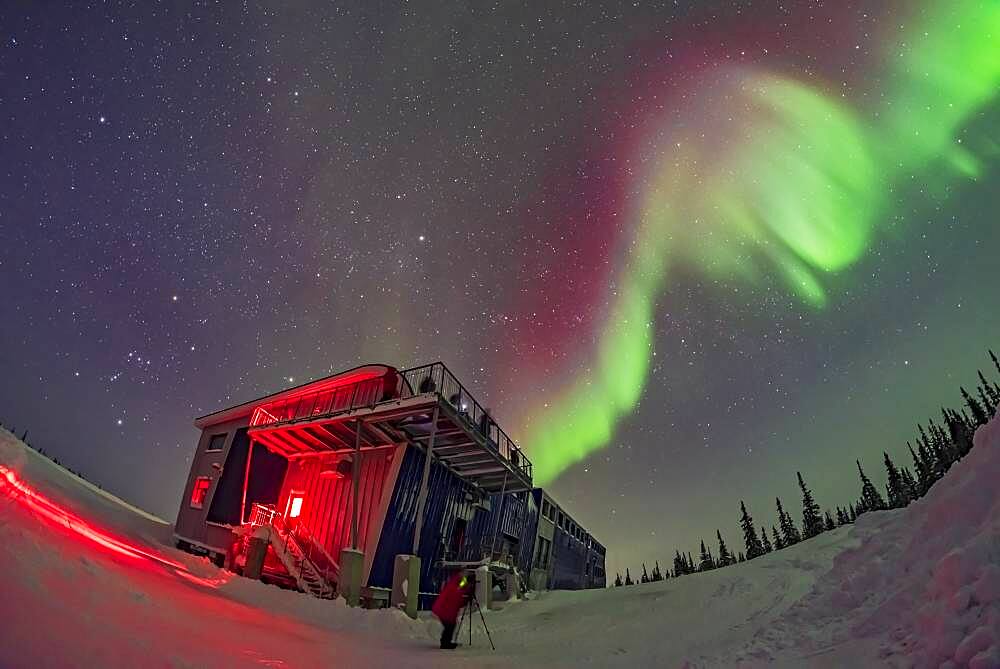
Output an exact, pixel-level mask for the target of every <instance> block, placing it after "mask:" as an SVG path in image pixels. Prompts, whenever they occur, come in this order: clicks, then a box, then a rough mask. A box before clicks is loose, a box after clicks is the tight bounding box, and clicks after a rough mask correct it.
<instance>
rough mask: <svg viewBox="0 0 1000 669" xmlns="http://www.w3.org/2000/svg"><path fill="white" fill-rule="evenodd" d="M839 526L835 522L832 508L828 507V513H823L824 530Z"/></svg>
mask: <svg viewBox="0 0 1000 669" xmlns="http://www.w3.org/2000/svg"><path fill="white" fill-rule="evenodd" d="M835 527H837V526H836V525H835V524H834V522H833V516H831V515H830V510H829V509H827V510H826V513H825V514H824V515H823V530H824V531H829V530H832V529H834V528H835Z"/></svg>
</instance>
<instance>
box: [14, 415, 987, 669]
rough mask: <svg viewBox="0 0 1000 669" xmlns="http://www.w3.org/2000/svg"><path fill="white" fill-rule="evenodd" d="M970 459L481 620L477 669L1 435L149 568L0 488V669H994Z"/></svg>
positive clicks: (979, 462)
mask: <svg viewBox="0 0 1000 669" xmlns="http://www.w3.org/2000/svg"><path fill="white" fill-rule="evenodd" d="M975 444H976V445H975V447H974V448H973V449H972V451H971V453H970V454H969V455H968V456H966V458H965V459H964V460H963V461H962V462H959V463H958V464H956V465H955V466H954V467H952V470H951V471H950V472H949V473H948V474H947V476H945V477H944V478H943V479H942V480H941V481H939V482H938V483H937V484H936V485H935V486H934V487H933V489H932V490H931V491H930V493H929V494H928V495H927V496H926V497H925V498H924V499H922V500H919V501H917V502H915V503H913V504H911V505H910V506H909V507H908V508H906V509H901V510H898V511H885V512H876V513H869V514H865V515H863V516H862V517H861V518H860V519H859V521H858V523H857V524H856V525H853V526H845V527H842V528H838V529H837V530H835V531H832V532H826V533H824V534H821V535H820V536H818V537H815V538H813V539H811V540H809V541H805V542H802V543H800V544H798V545H796V546H793V547H791V548H788V549H785V550H782V551H778V552H774V553H771V554H769V555H765V556H763V557H761V558H758V559H755V560H752V561H750V562H746V563H743V564H739V565H735V566H732V567H727V568H725V569H719V570H716V571H712V572H708V573H704V574H695V575H692V576H686V577H684V578H678V579H669V580H667V581H662V582H658V583H649V584H644V585H636V586H632V587H627V588H613V589H609V590H601V591H594V590H591V591H583V592H549V593H538V594H537V595H536V596H533V597H532V598H530V599H528V600H526V601H522V602H519V603H517V604H516V605H511V606H508V607H506V608H504V609H503V610H499V611H488V612H486V614H485V617H486V621H487V623H488V625H489V627H490V631H491V632H492V635H493V639H494V641H495V642H496V646H497V652H495V653H494V652H492V651H491V650H490V648H489V645H488V644H487V643H486V639H485V637H484V635H483V631H482V625H481V622H480V621H479V620H478V617H477V618H476V621H475V628H474V629H475V636H474V642H473V646H472V647H471V648H468V647H464V648H461V649H459V650H458V651H455V652H442V651H439V650H437V649H436V636H437V634H438V633H439V630H440V628H439V627H438V625H437V623H436V622H435V621H433V620H432V619H430V618H428V617H421V618H420V619H419V620H416V621H413V620H410V619H409V618H406V617H405V616H404V615H403V614H402V613H400V612H398V611H360V610H357V609H349V608H348V607H346V606H345V605H344V604H343V602H341V601H335V602H331V601H328V600H319V599H313V598H311V597H309V596H307V595H302V594H300V593H295V592H290V591H286V590H281V589H279V588H276V587H273V586H268V585H264V584H262V583H259V582H256V581H250V580H248V579H244V578H240V577H237V576H234V575H233V574H230V573H228V572H225V571H221V570H219V569H216V568H215V567H214V566H213V565H211V564H210V563H209V562H208V561H207V560H204V559H201V558H195V557H193V556H190V555H187V554H184V553H181V552H179V551H176V550H174V549H173V548H172V547H170V546H169V545H168V542H169V530H170V527H169V525H166V524H165V523H163V521H160V520H159V519H156V518H155V517H150V516H149V515H148V514H142V513H140V512H138V511H137V510H135V509H134V508H131V507H129V506H128V505H127V504H125V503H124V502H122V501H121V500H117V499H116V498H114V497H113V496H111V495H108V494H107V493H103V492H102V491H97V490H95V489H93V487H92V486H89V485H86V484H85V483H84V482H82V481H80V480H79V479H76V478H75V477H72V476H70V475H69V474H68V473H66V472H65V471H64V470H62V469H61V468H59V467H58V466H56V465H54V464H53V463H50V462H48V461H47V460H45V459H44V458H42V457H41V456H39V455H38V454H36V453H33V452H31V451H30V450H28V449H27V448H26V447H25V446H24V445H23V444H20V442H18V441H17V440H16V439H15V438H14V437H13V436H12V435H10V434H9V433H5V432H3V431H0V465H5V466H7V467H10V468H11V469H13V470H16V471H17V472H18V475H19V476H21V477H22V478H23V479H24V481H25V482H26V483H29V484H30V485H32V486H34V487H35V488H37V489H38V490H39V491H40V492H41V493H42V494H45V495H47V496H49V497H51V498H52V500H53V501H54V502H59V503H61V504H65V505H66V506H67V508H69V509H72V510H73V511H74V512H75V513H78V514H79V515H80V516H81V517H83V518H86V519H87V520H88V521H89V522H92V523H93V525H94V527H97V528H100V529H102V530H107V531H108V532H111V533H116V534H118V535H120V536H122V537H125V538H127V539H129V540H132V541H133V542H135V543H136V544H137V545H139V546H141V547H144V549H145V550H146V551H148V552H149V553H151V554H155V555H156V556H160V558H162V559H159V560H157V559H152V560H147V559H143V558H142V557H138V558H137V557H135V556H131V557H129V556H127V555H119V554H112V553H109V552H108V551H107V550H105V549H104V547H102V545H101V544H100V543H99V542H97V543H95V541H93V538H92V537H89V536H87V535H81V534H79V533H76V534H74V533H73V532H71V531H69V530H68V529H67V528H66V527H62V526H59V525H58V524H56V525H53V524H50V523H46V522H45V519H44V518H42V517H40V516H38V515H37V514H35V513H33V512H32V510H31V509H30V508H28V507H27V506H26V505H24V504H22V503H19V501H18V500H17V499H16V498H15V497H14V496H12V495H9V494H6V493H5V491H4V490H2V489H0V570H2V573H3V574H4V590H3V596H0V620H3V621H4V622H3V623H2V624H0V666H2V667H5V668H6V667H73V666H178V667H180V666H183V667H200V666H222V667H243V666H262V665H263V666H282V667H285V666H288V667H292V666H294V667H324V666H334V665H339V666H345V665H346V666H355V665H358V666H375V667H382V666H385V667H390V666H391V667H398V666H407V667H465V666H470V665H476V666H484V667H509V666H517V667H521V668H530V667H545V668H546V669H554V668H556V667H585V666H592V667H637V666H642V667H646V666H663V667H686V668H689V669H695V668H702V667H757V666H784V667H843V666H857V667H869V666H890V667H919V668H923V667H944V668H945V669H958V668H959V667H969V668H970V669H985V668H988V667H989V668H1000V419H996V420H994V421H993V422H992V423H990V424H989V425H988V426H985V427H983V428H981V429H980V430H979V432H978V433H977V434H976V438H975ZM2 484H3V481H0V485H2ZM164 537H167V538H164ZM467 634H468V632H467V628H466V629H464V630H462V631H461V633H460V638H461V639H462V640H466V641H467V639H468V637H467Z"/></svg>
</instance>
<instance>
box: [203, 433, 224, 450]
mask: <svg viewBox="0 0 1000 669" xmlns="http://www.w3.org/2000/svg"><path fill="white" fill-rule="evenodd" d="M225 445H226V435H224V434H213V435H212V438H211V439H209V440H208V446H207V447H206V448H205V452H206V453H210V452H212V451H221V450H222V449H223V448H224V447H225Z"/></svg>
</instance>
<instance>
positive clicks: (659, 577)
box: [651, 560, 663, 581]
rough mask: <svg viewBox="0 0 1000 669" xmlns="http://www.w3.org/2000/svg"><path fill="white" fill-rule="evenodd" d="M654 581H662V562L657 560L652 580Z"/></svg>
mask: <svg viewBox="0 0 1000 669" xmlns="http://www.w3.org/2000/svg"><path fill="white" fill-rule="evenodd" d="M651 580H653V581H662V580H663V573H662V572H661V571H660V561H659V560H657V561H656V564H655V565H654V566H653V576H652V578H651Z"/></svg>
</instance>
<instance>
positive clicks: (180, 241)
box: [0, 0, 1000, 577]
mask: <svg viewBox="0 0 1000 669" xmlns="http://www.w3.org/2000/svg"><path fill="white" fill-rule="evenodd" d="M622 4H624V3H601V2H580V3H555V2H551V3H549V2H526V3H513V2H511V3H468V5H470V6H463V4H462V3H455V4H450V3H412V4H409V3H403V4H401V5H398V6H397V5H390V4H388V3H386V4H384V5H383V4H382V3H357V4H356V5H354V6H348V5H346V4H343V3H334V4H328V3H316V2H302V3H261V4H252V3H249V4H248V3H235V2H223V3H218V4H215V3H212V4H210V5H208V6H206V5H205V3H194V4H189V3H152V2H148V3H147V2H143V3H136V5H135V6H130V5H121V4H118V3H106V4H103V3H102V4H93V3H86V4H85V3H31V2H21V3H3V6H2V7H0V39H2V45H0V231H2V240H3V246H2V252H0V285H2V287H3V299H2V301H0V305H2V307H0V308H2V318H0V337H2V342H3V346H2V347H0V370H2V372H3V383H2V385H0V420H2V421H3V422H4V424H5V425H7V426H10V425H11V424H13V425H15V426H16V427H17V428H18V432H19V433H20V432H21V431H23V429H25V428H27V429H29V430H30V434H29V441H31V442H32V443H33V444H34V445H35V446H37V447H41V448H44V449H45V450H46V451H48V452H49V453H51V454H53V455H55V456H56V457H58V458H59V459H60V460H61V461H63V462H64V463H66V464H68V465H69V466H70V467H72V468H74V469H78V470H80V471H81V472H83V473H84V474H85V475H86V476H87V477H88V478H90V479H91V480H94V481H96V482H99V483H101V484H102V485H103V486H104V487H106V488H109V489H111V490H113V491H115V492H117V493H119V494H120V495H122V496H123V497H125V498H126V499H128V500H130V501H133V502H135V503H137V504H139V505H140V506H143V507H145V508H148V509H150V510H152V511H154V512H156V513H158V514H161V515H162V516H164V517H165V518H168V519H171V520H172V519H173V518H174V516H175V514H176V509H177V505H178V503H179V499H180V493H181V490H182V487H183V485H184V482H185V479H186V475H187V472H188V467H189V465H190V459H191V456H192V452H193V450H194V447H195V443H196V439H197V437H198V433H197V431H196V430H195V429H194V428H193V427H192V424H191V423H192V420H193V419H194V418H195V417H196V416H199V415H202V414H205V413H208V412H210V411H214V410H217V409H219V408H223V407H225V406H229V405H232V404H235V403H237V402H242V401H245V400H249V399H252V398H255V397H258V396H261V395H263V394H266V393H269V392H273V391H276V390H279V389H281V388H283V387H286V386H288V385H291V384H292V383H296V384H297V383H301V382H303V381H306V380H309V379H311V378H316V377H321V376H324V375H327V374H329V373H332V372H336V371H339V370H341V369H345V368H349V367H353V366H355V365H358V364H361V363H367V362H384V363H388V364H393V365H395V366H398V367H410V366H415V365H418V364H422V363H426V362H431V361H435V360H442V361H444V362H445V363H446V364H448V365H449V366H450V367H451V368H452V369H453V371H455V372H456V374H457V375H458V376H459V378H460V379H462V380H463V381H464V382H466V383H467V384H468V385H469V386H470V387H471V388H473V389H474V393H475V394H476V395H477V396H478V397H479V398H481V401H482V403H483V404H484V405H486V406H489V407H492V408H493V409H494V413H495V415H496V417H497V419H498V422H499V423H500V424H501V426H503V427H504V428H505V429H507V431H508V432H509V433H511V435H512V436H513V437H514V438H515V439H518V440H519V441H520V442H521V443H522V445H523V447H524V448H525V450H526V451H527V452H528V454H529V455H530V456H531V457H532V459H533V460H534V461H535V463H536V472H537V474H538V476H537V477H536V478H537V481H538V482H542V483H544V484H545V485H546V487H547V488H549V489H550V490H551V492H552V493H553V494H554V495H555V496H556V498H557V499H558V500H559V501H560V502H561V503H562V504H563V505H564V506H565V507H566V508H567V509H568V510H569V511H570V513H572V514H574V515H575V516H576V518H577V520H578V521H579V522H581V523H582V524H583V525H584V526H585V527H587V528H588V529H589V530H590V531H591V532H592V533H593V534H594V535H595V536H596V537H597V538H598V539H599V540H601V541H603V542H604V543H605V544H606V545H607V546H608V547H609V563H608V569H609V572H610V573H611V574H612V577H613V574H614V572H615V571H616V570H619V569H623V568H624V566H625V565H629V566H631V567H632V568H633V569H635V568H637V567H638V563H639V562H640V560H646V561H647V562H650V564H651V561H652V560H653V559H655V558H658V559H659V560H660V563H661V565H664V564H666V563H668V562H669V561H670V558H671V557H672V555H673V551H674V549H675V548H681V549H683V550H689V551H692V552H696V549H697V548H698V544H697V541H698V539H699V538H701V537H704V538H705V539H709V538H710V537H712V536H713V535H714V530H715V528H716V527H719V528H721V529H722V531H723V534H725V535H726V537H727V540H728V542H729V544H730V546H731V547H735V546H738V545H739V544H740V543H741V536H740V535H739V534H738V530H737V520H738V517H739V501H740V499H745V500H746V502H747V505H748V507H749V509H750V511H751V513H752V514H753V515H754V517H755V519H756V520H757V522H758V524H762V523H766V524H767V525H768V526H770V525H771V523H773V522H775V521H774V497H775V495H780V496H782V497H784V498H785V500H784V501H785V505H786V507H787V508H789V509H791V510H793V511H794V514H793V515H795V516H796V517H799V516H800V512H799V494H798V490H797V488H796V483H795V471H796V470H797V469H800V470H801V471H802V473H803V475H804V476H805V479H806V481H807V483H808V484H810V486H811V487H812V489H813V491H814V493H815V495H816V498H817V500H818V502H819V503H820V505H821V506H822V507H823V508H824V509H825V508H827V507H829V508H833V507H834V506H835V505H837V504H846V503H847V502H848V501H851V500H853V499H855V498H856V497H857V495H858V492H859V485H858V483H857V473H856V471H855V469H854V459H855V458H856V457H860V458H862V461H863V463H864V464H865V465H866V466H867V469H868V472H869V474H871V475H872V478H874V479H876V480H877V481H884V475H883V474H882V472H881V452H882V450H883V449H885V450H888V451H889V453H890V454H891V455H893V456H894V457H895V458H896V459H897V461H898V462H899V463H900V464H909V460H908V456H907V457H906V458H904V457H903V454H904V453H906V450H905V440H906V439H907V438H910V437H911V435H912V433H913V432H914V431H915V424H916V422H917V421H918V420H924V419H925V418H927V417H930V416H937V415H938V414H939V410H938V408H939V407H940V406H941V405H942V404H948V405H950V406H956V407H957V406H958V386H959V385H960V384H964V385H966V386H967V387H972V386H974V385H975V381H974V380H975V373H976V370H977V369H978V368H982V369H983V370H984V371H987V370H988V369H989V368H990V363H989V359H988V357H986V353H985V351H986V348H987V347H988V346H992V347H994V348H997V347H1000V308H998V306H1000V300H998V298H997V296H996V287H997V286H998V285H1000V262H997V251H996V248H997V243H998V242H1000V231H998V226H997V220H998V217H997V211H1000V176H998V174H997V166H998V156H1000V145H998V144H997V140H996V139H995V138H996V137H997V136H1000V132H998V130H1000V107H998V105H997V103H996V92H997V86H998V82H1000V54H998V49H1000V47H998V46H997V45H998V44H1000V18H998V14H1000V9H998V5H997V3H996V2H993V1H991V0H987V1H982V2H978V1H975V0H957V1H953V2H946V3H944V2H943V3H932V2H906V3H903V2H885V3H862V2H841V1H838V2H826V3H824V2H806V1H802V2H798V1H793V2H784V3H756V2H725V3H707V2H663V3H646V2H636V3H628V6H626V7H623V6H622ZM713 5H717V6H713ZM993 378H994V379H995V378H996V377H995V376H994V377H993ZM633 573H634V572H633Z"/></svg>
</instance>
